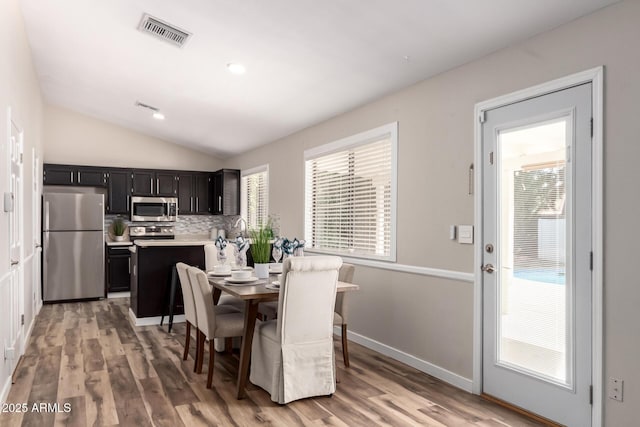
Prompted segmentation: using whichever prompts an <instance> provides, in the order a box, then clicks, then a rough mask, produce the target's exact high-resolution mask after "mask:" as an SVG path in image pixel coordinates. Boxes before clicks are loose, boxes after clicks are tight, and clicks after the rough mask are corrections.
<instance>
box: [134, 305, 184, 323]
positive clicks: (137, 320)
mask: <svg viewBox="0 0 640 427" xmlns="http://www.w3.org/2000/svg"><path fill="white" fill-rule="evenodd" d="M161 319H162V316H154V317H140V318H138V317H136V315H135V314H134V313H133V310H131V308H129V320H130V321H131V324H132V325H133V326H153V325H159V324H160V320H161ZM164 320H165V322H164V323H165V324H168V323H169V316H164ZM184 322H185V318H184V314H176V315H175V316H173V323H184Z"/></svg>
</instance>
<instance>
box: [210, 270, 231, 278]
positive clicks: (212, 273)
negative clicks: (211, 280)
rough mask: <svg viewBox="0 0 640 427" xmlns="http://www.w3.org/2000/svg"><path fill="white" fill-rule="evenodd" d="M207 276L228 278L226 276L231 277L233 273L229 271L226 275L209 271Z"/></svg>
mask: <svg viewBox="0 0 640 427" xmlns="http://www.w3.org/2000/svg"><path fill="white" fill-rule="evenodd" d="M207 276H213V277H226V276H231V272H230V271H227V272H226V273H216V272H215V271H213V270H212V271H207Z"/></svg>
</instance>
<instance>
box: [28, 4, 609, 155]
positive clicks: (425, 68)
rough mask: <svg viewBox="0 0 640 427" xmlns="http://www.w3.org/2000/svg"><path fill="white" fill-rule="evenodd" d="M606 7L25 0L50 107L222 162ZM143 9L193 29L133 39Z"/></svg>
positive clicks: (573, 5)
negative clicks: (167, 38) (177, 42)
mask: <svg viewBox="0 0 640 427" xmlns="http://www.w3.org/2000/svg"><path fill="white" fill-rule="evenodd" d="M615 2H616V0H563V1H558V0H485V1H475V0H395V1H394V0H348V1H344V0H342V1H335V0H328V1H317V0H270V1H266V0H243V1H233V0H226V1H222V0H215V1H214V0H183V1H175V0H109V1H104V0H57V1H43V0H21V3H22V10H23V14H24V19H25V23H26V29H27V34H28V37H29V42H30V44H31V48H32V52H33V57H34V61H35V64H36V69H37V73H38V77H39V80H40V84H41V88H42V91H43V94H44V97H45V100H46V101H47V102H48V103H51V104H54V105H60V106H63V107H67V108H70V109H72V110H76V111H79V112H81V113H84V114H88V115H91V116H94V117H98V118H100V119H103V120H106V121H109V122H113V123H116V124H119V125H122V126H125V127H128V128H132V129H135V130H138V131H140V132H143V133H146V134H149V135H153V136H156V137H159V138H162V139H165V140H168V141H172V142H175V143H179V144H183V145H186V146H189V147H192V148H195V149H198V150H202V151H205V152H208V153H211V154H214V155H217V156H220V157H228V156H231V155H234V154H238V153H241V152H244V151H246V150H249V149H251V148H254V147H256V146H259V145H261V144H266V143H268V142H271V141H274V140H276V139H278V138H281V137H283V136H286V135H289V134H291V133H293V132H295V131H297V130H300V129H303V128H305V127H308V126H311V125H313V124H315V123H318V122H320V121H323V120H325V119H328V118H330V117H332V116H335V115H337V114H340V113H342V112H344V111H347V110H350V109H352V108H354V107H356V106H358V105H362V104H364V103H366V102H368V101H371V100H373V99H375V98H378V97H380V96H382V95H384V94H387V93H390V92H392V91H394V90H397V89H400V88H402V87H406V86H408V85H410V84H412V83H415V82H418V81H420V80H424V79H426V78H428V77H430V76H433V75H435V74H437V73H440V72H443V71H445V70H448V69H451V68H453V67H456V66H458V65H461V64H464V63H466V62H468V61H471V60H473V59H475V58H479V57H481V56H483V55H485V54H487V53H490V52H493V51H495V50H497V49H500V48H502V47H505V46H507V45H511V44H513V43H515V42H517V41H520V40H523V39H525V38H527V37H530V36H532V35H534V34H537V33H540V32H543V31H545V30H548V29H551V28H554V27H556V26H558V25H561V24H563V23H565V22H568V21H570V20H573V19H575V18H577V17H579V16H581V15H585V14H587V13H590V12H592V11H594V10H596V9H599V8H601V7H603V6H606V5H608V4H611V3H615ZM143 13H149V14H151V15H153V16H155V17H157V18H160V19H161V20H164V21H167V22H169V23H171V24H173V25H176V26H178V27H180V28H182V29H185V30H187V31H189V32H191V33H193V36H192V37H191V39H190V40H189V41H188V42H187V44H186V45H185V46H184V47H182V48H177V47H175V46H173V45H170V44H168V43H166V42H163V41H161V40H159V39H157V38H155V37H153V36H150V35H148V34H143V33H141V32H139V31H138V30H137V27H138V24H139V23H140V20H141V18H142V15H143ZM405 56H408V57H409V60H408V61H407V60H406V59H405ZM229 62H240V63H242V64H244V65H245V66H246V68H247V72H246V74H244V75H242V76H236V75H233V74H230V73H229V72H228V71H227V69H226V64H227V63H229ZM135 101H141V102H143V103H146V104H150V105H153V106H155V107H158V108H159V109H160V110H162V112H163V113H164V114H165V116H166V120H165V121H156V120H153V119H151V117H150V112H149V111H148V110H144V109H141V108H139V107H135V106H134V103H135Z"/></svg>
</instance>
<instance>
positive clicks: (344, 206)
mask: <svg viewBox="0 0 640 427" xmlns="http://www.w3.org/2000/svg"><path fill="white" fill-rule="evenodd" d="M397 135H398V124H397V123H391V124H388V125H385V126H381V127H379V128H376V129H372V130H370V131H367V132H363V133H361V134H358V135H354V136H351V137H348V138H345V139H342V140H339V141H335V142H332V143H330V144H326V145H323V146H321V147H317V148H313V149H311V150H307V151H305V239H306V241H307V245H308V249H310V250H312V251H313V250H315V251H318V252H327V253H335V254H340V255H347V256H353V257H361V258H374V259H381V260H388V261H395V213H396V161H397V143H398V138H397Z"/></svg>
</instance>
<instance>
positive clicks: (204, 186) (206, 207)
mask: <svg viewBox="0 0 640 427" xmlns="http://www.w3.org/2000/svg"><path fill="white" fill-rule="evenodd" d="M211 180H212V174H210V173H206V172H202V173H196V174H195V175H194V176H193V181H194V183H195V195H196V202H195V211H194V213H197V214H208V213H211V204H210V203H209V199H210V197H209V194H211V188H210V187H211Z"/></svg>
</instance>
